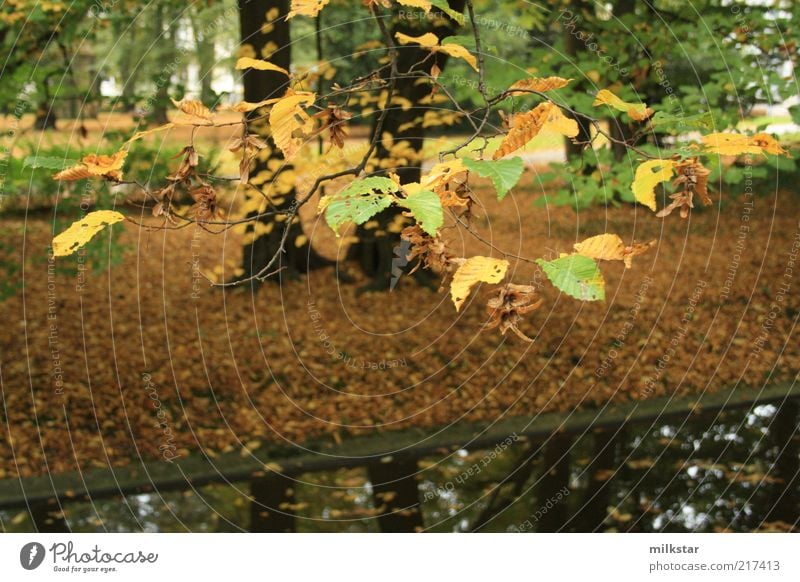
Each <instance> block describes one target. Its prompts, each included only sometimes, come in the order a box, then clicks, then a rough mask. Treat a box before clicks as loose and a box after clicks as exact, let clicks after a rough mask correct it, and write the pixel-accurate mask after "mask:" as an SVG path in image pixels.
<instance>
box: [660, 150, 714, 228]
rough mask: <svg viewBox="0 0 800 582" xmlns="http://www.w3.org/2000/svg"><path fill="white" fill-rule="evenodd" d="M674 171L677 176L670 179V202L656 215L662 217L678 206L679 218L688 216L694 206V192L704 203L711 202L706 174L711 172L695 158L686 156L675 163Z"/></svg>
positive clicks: (708, 203)
mask: <svg viewBox="0 0 800 582" xmlns="http://www.w3.org/2000/svg"><path fill="white" fill-rule="evenodd" d="M675 173H676V174H677V177H676V178H675V179H674V180H673V181H672V186H673V187H674V188H675V193H674V194H672V195H670V198H671V199H672V202H671V203H670V204H668V205H667V206H665V207H664V208H662V209H661V210H660V211H659V212H658V213H657V214H656V216H658V217H660V218H663V217H665V216H669V215H670V214H671V213H672V211H673V210H675V209H677V208H680V212H681V218H686V217H688V216H689V212H690V211H691V209H692V208H694V195H695V194H697V195H699V196H700V201H701V202H702V203H703V204H704V205H706V206H708V205H710V204H711V198H710V197H709V196H708V176H709V174H710V173H711V172H710V171H709V170H708V169H706V168H705V167H704V166H703V165H702V164H701V163H700V162H699V161H698V160H697V158H688V159H685V160H683V161H681V162H679V163H677V164H675Z"/></svg>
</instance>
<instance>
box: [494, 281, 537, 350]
mask: <svg viewBox="0 0 800 582" xmlns="http://www.w3.org/2000/svg"><path fill="white" fill-rule="evenodd" d="M541 306H542V299H540V298H539V297H538V295H537V293H536V288H535V287H532V286H531V285H516V284H514V283H508V284H507V285H504V286H503V287H501V288H500V289H498V290H496V291H495V292H494V293H493V297H491V298H490V299H489V301H487V302H486V312H487V313H488V315H489V321H488V322H487V323H486V329H494V328H496V327H499V328H500V333H502V334H503V335H505V334H506V332H507V331H508V330H511V331H513V332H514V333H515V334H516V335H517V337H519V338H520V339H522V340H525V341H526V342H531V343H533V340H532V339H531V338H529V337H528V336H527V335H525V334H524V333H522V332H521V331H520V330H519V327H517V326H518V324H519V322H520V321H521V320H522V316H523V315H526V314H528V313H530V312H531V311H535V310H536V309H539V307H541Z"/></svg>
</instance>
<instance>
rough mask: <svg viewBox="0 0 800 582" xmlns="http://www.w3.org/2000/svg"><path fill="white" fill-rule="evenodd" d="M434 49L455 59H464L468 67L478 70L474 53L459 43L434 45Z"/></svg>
mask: <svg viewBox="0 0 800 582" xmlns="http://www.w3.org/2000/svg"><path fill="white" fill-rule="evenodd" d="M436 51H439V52H443V53H445V54H448V55H450V56H451V57H455V58H457V59H464V60H465V61H467V63H468V64H469V66H470V67H472V68H473V69H475V70H476V71H477V70H478V60H477V59H476V58H475V55H473V54H472V53H471V52H469V51H468V50H467V49H465V48H464V47H463V46H461V45H460V44H456V43H454V42H449V43H447V44H443V45H441V46H438V47H434V52H436Z"/></svg>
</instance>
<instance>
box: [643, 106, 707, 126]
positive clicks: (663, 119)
mask: <svg viewBox="0 0 800 582" xmlns="http://www.w3.org/2000/svg"><path fill="white" fill-rule="evenodd" d="M650 126H651V127H659V128H663V129H675V130H678V131H685V130H687V129H690V128H694V129H707V130H712V129H714V116H713V115H711V112H710V111H706V112H705V113H698V114H697V115H672V114H671V113H665V112H664V111H658V112H657V113H656V114H655V115H654V116H653V118H652V119H651V120H650Z"/></svg>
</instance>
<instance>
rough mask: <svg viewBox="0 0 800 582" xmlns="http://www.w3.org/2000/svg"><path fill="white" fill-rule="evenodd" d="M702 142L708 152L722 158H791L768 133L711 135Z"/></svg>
mask: <svg viewBox="0 0 800 582" xmlns="http://www.w3.org/2000/svg"><path fill="white" fill-rule="evenodd" d="M700 142H701V143H702V144H703V147H704V149H705V151H706V152H708V153H710V154H719V155H721V156H739V155H742V154H773V155H784V156H786V157H791V156H790V155H789V153H788V152H787V151H786V150H784V149H783V148H782V147H781V146H780V144H779V143H778V142H777V140H776V139H775V138H774V137H772V136H771V135H769V134H766V133H757V134H755V135H753V136H747V135H743V134H741V133H711V134H709V135H704V136H702V137H701V138H700Z"/></svg>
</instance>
